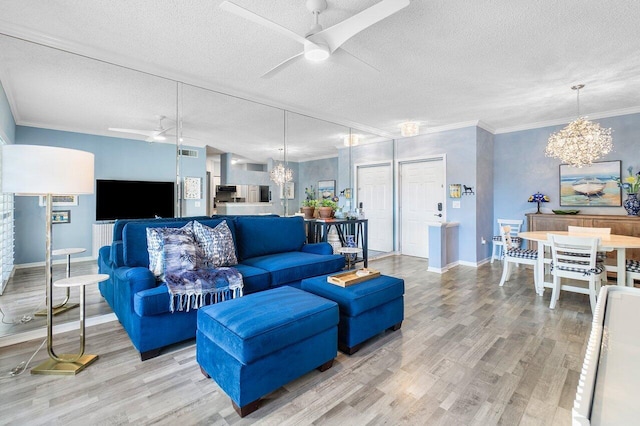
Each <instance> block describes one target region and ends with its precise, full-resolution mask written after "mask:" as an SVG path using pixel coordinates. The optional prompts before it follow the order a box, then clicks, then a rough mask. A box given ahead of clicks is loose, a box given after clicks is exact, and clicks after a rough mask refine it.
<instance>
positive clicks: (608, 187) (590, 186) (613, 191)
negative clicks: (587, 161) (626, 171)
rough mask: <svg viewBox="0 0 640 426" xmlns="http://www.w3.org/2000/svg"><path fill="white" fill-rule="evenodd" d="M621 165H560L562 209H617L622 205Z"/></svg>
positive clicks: (614, 163) (609, 162) (603, 162)
mask: <svg viewBox="0 0 640 426" xmlns="http://www.w3.org/2000/svg"><path fill="white" fill-rule="evenodd" d="M621 166H622V164H621V162H620V161H602V162H598V163H593V164H592V165H591V166H587V167H573V166H569V165H568V164H561V165H560V205H561V206H572V207H578V206H581V207H617V206H621V205H622V192H621V189H620V187H618V182H617V181H618V180H619V179H620V174H621V172H620V169H621Z"/></svg>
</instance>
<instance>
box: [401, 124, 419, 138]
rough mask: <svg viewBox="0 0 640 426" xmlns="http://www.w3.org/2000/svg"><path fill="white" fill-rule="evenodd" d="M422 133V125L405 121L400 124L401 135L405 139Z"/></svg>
mask: <svg viewBox="0 0 640 426" xmlns="http://www.w3.org/2000/svg"><path fill="white" fill-rule="evenodd" d="M419 131H420V124H419V123H417V122H415V121H405V122H404V123H402V124H400V133H401V134H402V136H403V137H405V138H408V137H411V136H416V135H417V134H418V132H419Z"/></svg>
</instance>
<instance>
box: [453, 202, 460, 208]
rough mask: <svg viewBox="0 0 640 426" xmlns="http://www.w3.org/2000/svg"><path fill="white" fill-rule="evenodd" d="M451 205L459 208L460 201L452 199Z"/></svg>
mask: <svg viewBox="0 0 640 426" xmlns="http://www.w3.org/2000/svg"><path fill="white" fill-rule="evenodd" d="M451 207H453V208H454V209H459V208H460V201H454V202H453V203H451Z"/></svg>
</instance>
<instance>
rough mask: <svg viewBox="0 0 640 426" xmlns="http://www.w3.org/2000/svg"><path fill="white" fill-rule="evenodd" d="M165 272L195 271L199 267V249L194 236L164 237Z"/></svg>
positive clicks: (182, 233) (170, 235)
mask: <svg viewBox="0 0 640 426" xmlns="http://www.w3.org/2000/svg"><path fill="white" fill-rule="evenodd" d="M162 245H163V248H162V252H163V254H164V272H165V273H170V272H176V273H179V272H183V271H193V270H194V269H196V268H197V267H198V257H199V256H198V247H197V246H196V242H195V240H194V239H193V235H192V234H191V233H187V232H179V233H167V234H165V235H163V236H162Z"/></svg>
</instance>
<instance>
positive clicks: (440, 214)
mask: <svg viewBox="0 0 640 426" xmlns="http://www.w3.org/2000/svg"><path fill="white" fill-rule="evenodd" d="M434 216H438V217H442V213H437V214H434Z"/></svg>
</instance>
